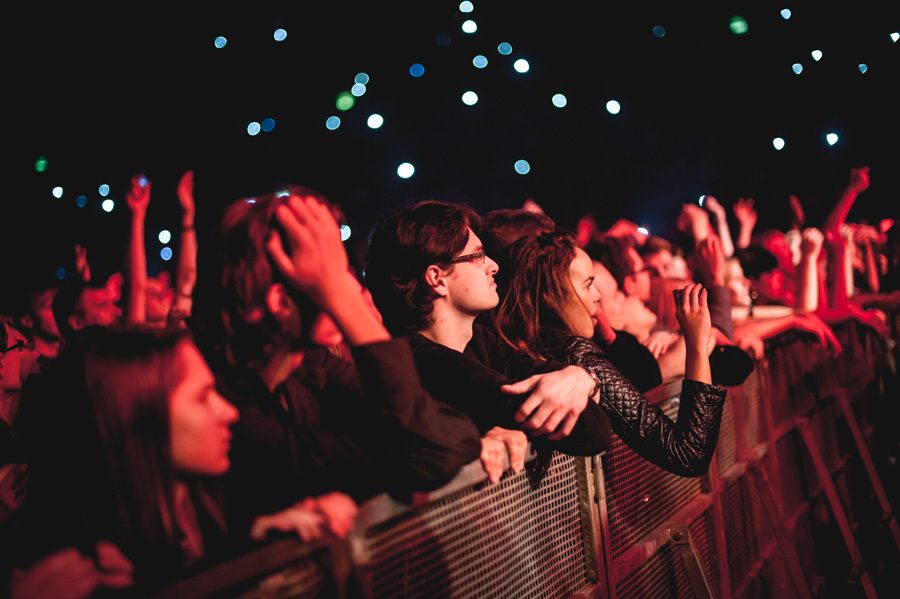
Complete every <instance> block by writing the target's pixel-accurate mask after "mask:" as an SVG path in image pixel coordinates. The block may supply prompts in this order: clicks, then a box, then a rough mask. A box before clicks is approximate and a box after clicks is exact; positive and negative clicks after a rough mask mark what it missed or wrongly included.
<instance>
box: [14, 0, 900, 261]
mask: <svg viewBox="0 0 900 599" xmlns="http://www.w3.org/2000/svg"><path fill="white" fill-rule="evenodd" d="M474 4H475V10H474V12H473V13H471V15H469V16H464V15H462V14H461V13H460V12H459V11H458V2H453V1H443V0H440V1H423V2H416V3H412V2H393V3H390V4H386V5H384V6H380V5H377V4H375V3H360V5H356V4H355V3H353V4H351V3H346V4H339V3H336V2H330V3H297V2H294V3H290V4H284V5H282V6H277V7H273V6H271V5H261V4H258V5H254V7H253V8H249V7H248V8H246V9H245V10H242V11H230V12H222V11H220V10H213V11H210V12H206V13H194V12H190V13H186V12H184V11H182V10H175V9H173V10H170V11H163V10H161V9H150V8H148V7H147V6H143V7H141V5H129V6H128V8H127V9H124V8H123V9H119V10H117V11H112V12H110V11H96V12H92V11H89V10H86V9H84V8H83V7H79V10H77V11H76V10H73V9H66V10H63V11H59V10H57V9H54V8H51V7H50V5H45V6H39V7H37V8H34V9H29V10H28V11H26V12H23V13H21V14H10V16H9V18H8V19H7V20H6V24H5V25H6V27H5V29H6V31H5V35H4V37H3V42H2V43H3V47H4V71H5V76H4V80H5V85H4V88H5V94H4V96H6V98H7V102H5V104H6V105H7V114H6V116H7V135H5V136H4V138H5V141H4V145H7V144H8V146H7V151H6V152H4V156H5V157H6V161H7V162H6V169H4V171H6V174H10V171H11V174H12V177H11V178H9V179H8V182H9V187H8V189H7V191H8V194H7V195H6V198H5V200H4V202H3V208H2V212H0V215H2V216H0V223H2V230H3V235H2V237H3V246H2V251H3V252H4V254H3V255H4V259H3V262H4V265H5V266H10V265H17V266H18V267H22V266H24V267H25V268H26V269H30V270H38V271H42V272H43V271H47V272H52V271H55V270H56V269H57V268H58V267H59V266H65V265H67V264H69V263H70V262H71V254H72V251H71V248H72V244H73V243H74V242H75V241H80V242H81V243H84V244H86V245H87V247H88V248H89V256H90V259H91V263H92V266H93V267H94V270H95V274H96V276H98V277H99V276H105V275H107V274H109V273H110V272H112V271H115V270H121V269H122V262H123V256H124V248H125V234H126V232H127V222H128V220H127V216H128V215H127V208H126V206H125V202H124V191H125V189H126V185H127V182H128V179H129V177H130V176H131V175H132V174H134V173H138V172H142V173H146V175H147V176H148V177H149V178H150V179H151V181H152V184H153V199H152V202H151V206H150V210H149V214H148V231H147V247H148V250H147V254H148V260H149V262H150V265H149V270H150V272H151V274H152V273H155V272H157V271H159V270H160V269H161V268H167V267H172V266H173V265H174V261H173V262H170V263H165V262H163V261H162V260H161V259H160V258H159V250H160V248H161V247H162V246H161V244H160V243H159V242H158V241H157V239H156V234H157V233H158V231H159V230H160V229H161V228H169V229H171V230H172V231H173V232H176V230H177V227H178V222H179V220H178V217H179V208H178V203H177V200H176V199H175V185H176V183H177V181H178V178H179V176H180V175H181V173H182V172H183V171H184V170H186V169H188V168H193V169H194V170H195V173H196V176H195V177H196V198H197V204H198V216H197V219H198V228H201V229H204V228H205V229H207V230H209V229H211V228H212V227H214V226H215V222H216V220H217V219H218V217H219V215H220V213H221V209H222V207H223V206H224V205H225V204H226V203H228V202H230V201H232V200H234V199H237V198H240V197H245V196H249V195H256V194H261V193H265V192H268V191H272V190H273V189H275V188H276V187H277V186H278V185H280V184H282V183H285V182H295V183H300V184H303V185H306V186H309V187H312V188H315V189H317V190H319V191H321V192H323V193H324V194H326V195H327V196H328V197H329V198H330V199H332V200H334V201H336V202H338V203H339V204H340V205H341V206H342V207H343V208H344V210H345V212H346V214H347V217H348V221H349V224H350V226H351V227H352V228H353V231H354V235H353V237H351V239H350V241H349V242H348V247H349V249H350V252H351V256H352V258H353V260H354V262H355V263H356V264H357V265H358V266H359V265H361V257H362V256H363V255H364V251H365V241H366V235H367V233H368V231H369V230H370V228H371V226H372V224H373V223H374V222H375V220H376V219H377V218H379V217H380V216H382V215H383V214H384V213H385V212H386V211H388V210H391V209H393V208H396V207H397V206H399V205H401V204H404V203H406V202H408V201H412V200H417V199H423V198H426V197H438V198H443V199H449V200H455V201H463V202H467V203H469V204H471V205H472V206H474V207H475V208H476V209H478V210H480V211H486V210H490V209H493V208H499V207H513V206H516V207H517V206H520V205H521V204H522V202H523V201H524V200H525V199H526V198H533V199H534V200H536V201H537V202H538V203H539V204H541V205H542V206H543V207H544V209H545V211H546V212H547V213H548V214H550V215H551V216H552V217H554V218H555V219H557V221H558V222H559V223H560V224H562V225H563V226H572V225H574V223H575V221H576V220H577V218H578V217H579V216H581V215H582V214H584V213H587V212H590V213H592V214H594V215H595V217H596V218H597V220H598V221H599V222H600V224H601V225H604V226H605V225H609V224H611V223H612V222H613V220H615V219H616V218H619V217H625V218H629V219H632V220H634V221H636V222H638V223H640V224H643V225H646V226H648V227H649V228H650V229H651V231H653V232H659V233H663V234H669V233H671V229H670V226H671V225H670V223H672V222H673V220H674V216H675V214H676V213H677V212H678V209H679V207H680V205H681V204H682V203H683V202H689V201H696V199H697V198H698V196H699V195H700V194H704V193H705V194H713V195H715V196H717V197H718V198H719V199H720V201H721V202H722V203H723V204H724V205H725V206H726V207H729V206H730V205H731V204H732V203H733V202H734V201H735V199H736V198H738V197H743V196H752V197H754V198H755V199H756V203H757V208H758V211H759V213H760V225H759V226H761V227H762V226H768V225H772V226H778V227H786V226H787V216H788V211H787V198H788V195H789V194H790V193H795V194H797V195H798V196H799V197H800V199H801V200H802V201H803V203H804V205H805V206H806V209H807V213H808V217H809V221H810V224H821V221H822V219H823V218H824V216H825V214H826V213H827V210H828V209H829V208H830V207H831V206H832V205H833V203H834V201H835V199H836V198H837V196H838V194H839V193H840V191H841V189H842V188H843V186H844V184H845V183H846V181H847V177H848V173H849V170H850V168H851V167H852V166H856V165H862V164H865V165H870V166H871V169H872V170H871V176H872V187H871V188H870V189H869V191H867V192H866V193H865V194H864V195H862V196H861V197H860V200H859V201H858V203H857V206H856V208H855V209H854V211H853V212H852V213H851V216H850V220H862V219H866V220H869V221H871V222H874V220H875V219H877V218H878V217H880V216H893V217H897V215H898V208H897V206H898V201H897V195H898V193H897V191H898V188H900V187H898V185H900V151H898V149H897V147H898V146H897V143H898V134H900V124H898V121H900V119H898V116H897V110H898V105H900V102H898V94H897V91H896V89H897V87H898V85H897V83H898V81H900V76H898V75H900V68H898V66H900V58H898V56H900V43H892V42H891V40H890V38H889V34H890V33H891V32H893V31H898V30H900V18H898V14H900V10H898V8H897V6H898V3H896V2H891V3H887V2H878V3H875V2H871V3H867V2H863V3H852V4H851V3H838V4H837V5H833V4H832V3H824V2H805V3H795V2H781V3H772V2H743V3H742V2H721V3H716V4H715V5H711V6H706V5H701V4H698V3H684V2H679V3H674V2H669V3H640V4H639V5H634V6H632V5H627V6H626V5H624V4H622V5H619V4H611V3H606V2H568V1H556V2H549V3H536V2H506V1H496V0H491V1H486V0H482V1H479V2H475V3H474ZM786 7H787V8H790V9H791V10H792V11H793V15H792V17H791V19H790V20H787V21H785V20H783V19H782V18H781V16H780V15H779V11H780V10H781V9H782V8H786ZM192 10H193V9H192ZM737 14H739V15H742V16H743V17H745V18H746V20H747V22H748V24H749V31H748V32H747V33H746V34H744V35H742V36H736V35H734V34H732V33H731V32H730V31H729V28H728V22H729V18H730V17H731V16H733V15H737ZM465 18H472V19H474V20H475V21H476V22H477V23H478V25H479V30H478V32H477V33H476V34H474V35H466V34H464V33H462V32H461V30H460V24H461V23H462V21H463V20H464V19H465ZM654 25H662V26H664V27H665V28H666V31H667V34H666V36H665V37H664V38H656V37H654V36H653V35H652V33H651V28H652V27H653V26H654ZM277 27H284V28H285V29H286V30H287V32H288V37H287V39H286V40H285V41H284V42H281V43H277V42H275V41H274V40H273V37H272V33H273V31H274V30H275V29H276V28H277ZM439 34H447V35H448V36H449V39H450V43H449V44H448V45H446V46H442V45H439V44H437V43H436V37H437V36H438V35H439ZM217 35H224V36H226V37H227V38H228V40H229V41H228V45H227V46H226V47H225V48H224V49H221V50H219V49H216V48H215V47H214V45H213V40H214V39H215V37H216V36H217ZM501 41H507V42H509V43H511V44H512V46H513V53H512V54H511V55H510V56H501V55H500V54H498V52H497V49H496V48H497V44H498V43H499V42H501ZM816 48H818V49H820V50H822V52H823V54H824V55H823V58H822V60H821V61H820V62H818V63H816V62H814V61H813V60H812V58H810V51H811V50H813V49H816ZM479 53H480V54H484V55H485V56H487V58H488V60H489V64H488V66H487V68H485V69H483V70H478V69H476V68H474V67H473V66H472V62H471V61H472V57H473V56H474V55H475V54H479ZM520 57H521V58H526V59H527V60H528V61H529V62H530V64H531V71H530V72H529V73H527V74H525V75H520V74H518V73H516V72H515V71H514V70H513V68H512V63H513V61H514V60H515V59H517V58H520ZM414 62H419V63H422V64H423V65H424V66H425V68H426V72H425V75H424V77H422V78H419V79H414V78H412V77H410V76H409V74H408V68H409V66H410V65H411V64H412V63H414ZM794 62H800V63H802V64H803V65H804V69H805V70H804V71H803V73H802V74H801V75H800V76H797V75H794V73H793V72H792V71H791V64H792V63H794ZM861 62H865V63H866V64H868V66H869V71H868V73H866V74H865V75H861V74H860V73H859V70H858V69H857V64H858V63H861ZM360 71H364V72H366V73H368V74H369V76H370V77H371V81H370V83H369V86H368V91H367V93H366V94H365V95H364V96H362V97H361V98H357V101H356V106H355V107H354V108H353V109H352V110H350V111H348V112H345V113H342V112H339V111H338V110H336V108H335V97H336V96H337V94H338V93H339V92H340V91H343V90H348V89H349V88H350V86H351V85H352V84H353V78H354V76H355V75H356V73H358V72H360ZM467 89H471V90H474V91H476V92H477V93H478V95H479V102H478V104H476V105H475V106H471V107H470V106H465V105H464V104H463V103H462V102H461V101H460V96H461V94H462V92H463V91H465V90H467ZM557 92H561V93H564V94H566V96H567V98H568V105H567V107H566V108H564V109H561V110H560V109H557V108H555V107H553V106H552V104H551V102H550V98H551V96H552V95H553V94H554V93H557ZM611 98H614V99H617V100H618V101H619V102H620V103H621V104H622V112H621V113H620V114H618V115H616V116H613V115H610V114H609V113H607V111H606V110H605V108H604V106H605V103H606V101H607V100H608V99H611ZM372 112H379V113H380V114H382V115H383V116H384V119H385V124H384V126H383V127H382V128H381V129H378V130H371V129H369V128H368V127H366V125H365V120H366V117H367V116H368V115H369V114H370V113H372ZM330 115H339V116H340V117H341V119H342V121H343V124H342V126H341V127H340V128H339V129H338V130H336V131H328V130H326V128H325V126H324V123H325V119H326V118H327V117H328V116H330ZM266 117H272V118H274V119H276V127H275V129H274V130H273V131H272V132H270V133H260V134H259V135H258V136H255V137H251V136H249V135H248V134H247V132H246V127H247V124H248V123H249V122H250V121H261V120H262V119H264V118H266ZM828 131H834V132H836V133H838V134H839V135H840V141H839V143H838V144H837V145H836V146H834V147H829V146H828V145H827V144H826V143H825V133H826V132H828ZM775 136H781V137H783V138H785V140H786V141H787V146H786V148H785V149H784V150H783V151H781V152H776V151H775V150H774V149H773V148H772V144H771V141H772V138H773V137H775ZM39 156H44V157H46V158H47V159H48V161H49V167H48V169H47V170H46V172H43V173H38V172H36V171H35V168H34V163H35V160H36V159H37V158H38V157H39ZM518 159H526V160H528V161H529V162H530V164H531V172H530V173H529V174H527V175H524V176H522V175H518V174H516V172H515V171H514V169H513V163H514V162H515V161H516V160H518ZM404 161H409V162H412V163H413V164H414V165H415V166H416V173H415V175H414V176H413V177H412V178H411V179H408V180H403V179H400V178H399V177H398V176H397V175H396V168H397V166H398V165H399V164H400V163H401V162H404ZM104 182H105V183H108V184H109V185H110V186H111V189H112V191H111V193H110V196H109V197H111V198H112V199H113V200H115V201H116V202H117V205H116V209H115V210H114V211H113V212H112V213H111V214H107V213H105V212H102V211H101V210H100V207H99V206H100V202H101V200H102V199H103V198H101V197H100V196H99V194H98V192H97V187H98V185H99V184H100V183H104ZM56 185H61V186H63V187H64V195H63V197H62V198H61V199H57V198H54V197H53V196H52V195H51V193H50V190H51V189H52V188H53V187H54V186H56ZM80 194H84V195H86V196H87V198H88V204H87V206H86V207H84V208H78V207H77V206H76V204H75V198H76V196H78V195H80ZM204 239H206V237H203V236H201V242H202V241H203V240H204ZM175 249H176V251H177V246H175ZM202 251H203V247H202V245H201V252H202ZM41 256H49V257H50V259H49V260H44V259H42V258H41Z"/></svg>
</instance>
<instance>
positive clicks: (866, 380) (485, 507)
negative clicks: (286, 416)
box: [167, 305, 900, 599]
mask: <svg viewBox="0 0 900 599" xmlns="http://www.w3.org/2000/svg"><path fill="white" fill-rule="evenodd" d="M883 309H885V310H889V315H890V318H891V322H892V323H893V326H894V329H893V332H894V338H897V337H896V334H897V333H898V331H900V317H898V316H897V315H898V314H900V309H897V305H892V307H890V308H889V307H883ZM834 329H835V332H836V335H837V336H838V338H839V340H840V342H841V344H842V345H843V348H844V350H843V353H842V354H841V355H840V356H835V355H832V354H831V353H829V352H828V351H826V350H825V349H824V348H822V347H821V346H820V345H819V344H818V341H817V340H815V339H814V338H813V337H812V336H810V335H808V334H804V333H800V332H795V331H789V332H787V333H785V334H783V335H780V336H779V337H776V338H774V339H771V340H769V341H767V347H766V356H765V358H764V359H762V360H760V361H758V363H757V368H756V369H755V370H754V372H753V373H752V374H751V375H750V377H749V378H748V379H747V380H746V381H745V382H744V383H743V385H741V386H739V387H733V388H729V392H728V398H727V403H726V405H725V409H724V414H723V418H722V423H721V428H720V433H719V441H718V445H717V448H716V453H715V456H714V458H713V462H712V464H711V466H710V468H709V470H708V472H707V473H706V474H705V475H704V476H701V477H696V478H685V477H679V476H676V475H673V474H669V473H667V472H665V471H663V470H661V469H660V468H658V467H656V466H654V465H653V464H650V463H649V462H647V461H646V460H643V459H642V458H640V457H639V456H638V455H637V454H635V453H634V452H633V451H632V450H631V449H630V448H628V447H627V446H626V445H625V444H624V443H623V442H622V441H621V440H620V439H618V438H617V437H616V438H614V440H613V443H612V446H611V447H610V449H609V451H607V452H606V453H605V454H603V455H601V456H597V457H595V458H593V459H586V458H574V457H570V456H565V455H561V454H558V453H554V454H552V455H549V456H539V455H536V454H534V453H533V452H532V453H530V454H529V456H528V459H527V461H526V467H525V470H524V471H523V472H521V473H519V474H514V473H512V472H511V471H509V470H507V472H506V473H505V474H504V476H503V478H502V479H501V481H500V482H499V483H497V484H490V483H489V482H488V481H487V480H486V476H485V474H484V472H483V470H482V469H481V467H480V465H479V464H478V463H477V462H476V463H472V464H469V465H468V466H467V467H466V468H464V469H463V471H461V472H460V474H459V475H458V476H457V477H456V478H455V479H454V480H453V481H451V482H450V483H449V484H448V485H446V486H445V487H443V488H441V489H439V490H437V491H434V492H431V493H427V494H418V495H416V496H415V498H414V500H413V501H412V503H410V504H406V503H401V502H398V501H396V500H394V499H392V498H391V497H389V496H388V495H381V496H378V497H375V498H374V499H372V500H370V501H368V502H366V503H365V504H363V505H362V506H361V507H360V513H359V516H358V517H357V522H356V527H355V529H354V531H353V532H352V533H351V534H350V536H349V537H348V539H347V540H346V541H345V542H342V543H338V544H335V545H331V546H328V547H323V546H318V547H306V546H304V545H303V544H301V543H299V542H296V541H291V540H282V541H279V542H278V543H277V544H274V545H268V546H265V547H263V548H261V549H259V550H258V551H256V552H254V553H252V554H248V555H247V556H243V557H242V558H240V559H239V560H234V561H233V562H229V563H228V564H223V565H222V566H219V570H218V571H217V572H218V573H217V574H211V573H210V572H206V573H204V574H201V575H198V576H196V577H193V578H192V579H188V580H184V581H181V582H180V583H179V585H180V586H179V585H176V586H173V587H170V589H168V590H169V591H172V594H167V596H183V597H189V596H208V595H213V594H218V595H230V596H238V595H239V596H245V597H312V596H321V595H322V594H337V595H339V596H347V597H367V598H368V597H379V598H381V597H428V598H434V597H517V598H519V597H602V598H608V599H617V598H627V597H640V598H645V597H723V598H732V597H769V596H778V597H781V596H791V597H814V596H819V595H821V594H822V592H823V589H825V590H828V591H829V594H833V593H834V592H835V591H834V587H833V585H834V584H837V583H836V582H835V581H837V580H840V581H843V582H842V583H841V584H847V585H850V586H852V587H854V590H855V592H858V593H859V594H862V595H864V596H867V597H875V596H877V586H876V580H875V579H874V578H873V576H872V573H871V572H869V571H868V569H867V568H870V565H871V564H872V563H873V556H872V555H870V554H869V555H864V552H865V551H868V549H867V548H864V547H863V544H862V543H861V542H860V541H861V540H863V541H865V542H869V538H866V539H861V538H860V537H861V533H860V530H861V527H864V524H865V521H866V520H867V519H868V520H872V519H873V518H874V520H875V521H876V522H881V523H882V526H881V528H878V527H877V526H876V527H875V528H876V529H877V530H876V533H877V534H880V535H881V542H882V545H881V546H882V547H883V546H885V545H884V542H885V539H886V542H887V544H888V545H891V546H893V548H894V549H896V548H897V547H900V529H898V528H897V521H896V518H895V516H894V515H893V512H892V510H891V505H890V498H889V496H888V494H887V492H886V491H885V488H884V484H883V482H882V480H881V478H880V477H881V475H880V473H879V471H878V469H877V467H876V465H875V464H874V462H873V459H872V454H871V437H872V434H873V431H875V430H876V428H877V427H878V425H879V423H878V422H877V419H876V418H877V417H876V416H875V415H877V414H878V413H879V411H880V410H881V408H882V407H883V406H884V405H885V403H886V402H890V401H896V400H897V398H896V397H886V396H885V388H886V387H885V385H886V384H887V382H889V381H890V380H893V379H896V378H897V373H896V370H895V369H894V368H893V364H894V359H895V356H894V355H893V354H894V353H895V352H896V344H894V343H893V341H892V339H884V338H882V337H879V336H878V335H877V334H876V333H875V332H874V331H873V330H872V329H870V328H868V327H865V326H862V325H860V324H858V323H857V322H855V321H847V322H843V323H839V324H836V325H835V326H834ZM891 388H893V387H891ZM679 392H680V383H676V384H672V385H667V386H664V387H660V388H658V389H655V390H653V392H652V393H651V394H649V398H650V399H651V401H653V402H655V403H657V405H659V406H660V407H661V408H662V409H663V411H665V412H666V413H667V414H669V415H670V416H671V417H673V418H674V416H675V414H676V413H677V410H678V395H679ZM881 424H882V425H885V426H889V425H890V423H881ZM870 528H871V527H870ZM823 539H824V540H825V543H824V544H823ZM875 557H877V556H875ZM241 560H243V561H241ZM204 575H205V576H206V578H202V577H203V576H204ZM848 581H849V582H848ZM200 582H202V583H203V584H200ZM176 591H177V592H176Z"/></svg>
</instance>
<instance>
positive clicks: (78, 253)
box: [75, 243, 91, 283]
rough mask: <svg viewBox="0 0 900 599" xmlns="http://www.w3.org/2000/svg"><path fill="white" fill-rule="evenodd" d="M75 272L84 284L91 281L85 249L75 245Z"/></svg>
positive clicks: (89, 265) (89, 266)
mask: <svg viewBox="0 0 900 599" xmlns="http://www.w3.org/2000/svg"><path fill="white" fill-rule="evenodd" d="M75 272H77V273H78V276H79V278H81V280H82V281H84V282H85V283H88V282H90V280H91V264H90V262H88V256H87V248H86V247H84V246H83V245H81V244H78V243H76V244H75Z"/></svg>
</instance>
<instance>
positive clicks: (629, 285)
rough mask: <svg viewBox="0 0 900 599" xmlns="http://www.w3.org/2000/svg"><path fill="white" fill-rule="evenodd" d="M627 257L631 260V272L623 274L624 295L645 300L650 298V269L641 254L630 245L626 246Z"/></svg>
mask: <svg viewBox="0 0 900 599" xmlns="http://www.w3.org/2000/svg"><path fill="white" fill-rule="evenodd" d="M628 259H629V261H630V262H631V272H629V273H628V274H627V275H625V279H624V281H623V285H624V289H623V291H624V292H625V295H626V296H629V297H636V298H637V299H638V300H640V301H642V302H646V301H647V300H649V299H650V270H649V269H648V268H647V267H646V266H645V265H644V260H643V259H642V258H641V255H640V254H638V253H637V250H636V249H634V248H632V247H629V248H628Z"/></svg>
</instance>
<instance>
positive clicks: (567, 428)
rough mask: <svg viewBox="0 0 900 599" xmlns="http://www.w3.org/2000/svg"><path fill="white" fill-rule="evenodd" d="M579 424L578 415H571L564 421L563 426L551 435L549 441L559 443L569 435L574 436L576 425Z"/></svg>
mask: <svg viewBox="0 0 900 599" xmlns="http://www.w3.org/2000/svg"><path fill="white" fill-rule="evenodd" d="M577 422H578V414H574V413H570V414H569V415H568V416H566V418H565V419H564V420H563V421H562V424H560V425H559V427H557V429H556V431H554V432H553V433H552V434H550V436H549V437H547V438H548V439H550V440H552V441H559V440H560V439H565V438H566V437H568V436H569V435H571V434H572V431H573V430H574V429H575V424H576V423H577Z"/></svg>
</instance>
